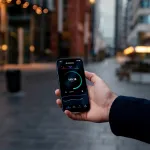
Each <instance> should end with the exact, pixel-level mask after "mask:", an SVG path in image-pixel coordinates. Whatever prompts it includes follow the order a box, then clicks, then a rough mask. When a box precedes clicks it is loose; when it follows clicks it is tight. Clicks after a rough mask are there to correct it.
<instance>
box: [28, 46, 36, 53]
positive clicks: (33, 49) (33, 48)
mask: <svg viewBox="0 0 150 150" xmlns="http://www.w3.org/2000/svg"><path fill="white" fill-rule="evenodd" d="M29 49H30V52H32V53H33V52H34V51H35V47H34V46H33V45H31V46H30V48H29Z"/></svg>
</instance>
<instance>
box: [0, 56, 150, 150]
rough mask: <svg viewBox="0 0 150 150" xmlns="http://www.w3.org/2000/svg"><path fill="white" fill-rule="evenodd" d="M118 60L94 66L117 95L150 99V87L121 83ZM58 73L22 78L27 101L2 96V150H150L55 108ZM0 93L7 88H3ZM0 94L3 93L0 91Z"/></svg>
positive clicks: (89, 68)
mask: <svg viewBox="0 0 150 150" xmlns="http://www.w3.org/2000/svg"><path fill="white" fill-rule="evenodd" d="M116 67H117V64H116V62H115V60H112V59H110V60H107V61H104V62H103V63H95V64H91V65H89V66H88V68H87V70H89V71H93V72H96V73H97V74H98V75H99V76H101V78H103V79H104V80H105V81H106V82H107V83H108V84H109V86H110V87H111V88H112V89H113V90H114V91H115V92H116V93H117V94H123V95H130V96H137V97H145V98H149V99H150V92H149V89H150V86H148V85H138V84H136V86H135V85H134V84H130V83H128V82H126V81H123V82H119V81H118V80H117V78H116V77H115V68H116ZM57 83H58V81H57V76H56V72H55V71H53V70H51V71H49V72H46V73H42V74H40V75H34V76H28V77H25V78H23V91H24V92H25V96H24V97H10V96H9V95H5V94H3V93H1V95H0V150H70V149H71V150H149V149H150V145H148V144H145V143H142V142H139V141H136V140H131V139H127V138H123V137H116V136H114V135H113V134H112V133H111V131H110V127H109V124H108V123H106V124H94V123H87V122H76V121H72V120H70V119H68V118H67V117H66V116H65V115H64V114H63V112H62V111H61V110H60V109H59V108H58V107H57V106H56V104H55V99H56V97H55V94H54V90H55V89H56V88H57V87H58V84H57ZM0 87H1V89H4V86H3V85H1V84H0ZM0 92H1V91H0Z"/></svg>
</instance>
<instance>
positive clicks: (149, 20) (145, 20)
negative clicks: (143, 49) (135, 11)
mask: <svg viewBox="0 0 150 150" xmlns="http://www.w3.org/2000/svg"><path fill="white" fill-rule="evenodd" d="M139 22H140V23H145V24H150V15H147V16H140V17H139Z"/></svg>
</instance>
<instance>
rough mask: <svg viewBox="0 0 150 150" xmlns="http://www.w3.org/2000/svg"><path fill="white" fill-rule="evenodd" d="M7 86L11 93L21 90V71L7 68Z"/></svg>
mask: <svg viewBox="0 0 150 150" xmlns="http://www.w3.org/2000/svg"><path fill="white" fill-rule="evenodd" d="M6 88H7V91H8V92H10V93H17V92H20V91H21V71H20V70H17V69H16V70H7V71H6Z"/></svg>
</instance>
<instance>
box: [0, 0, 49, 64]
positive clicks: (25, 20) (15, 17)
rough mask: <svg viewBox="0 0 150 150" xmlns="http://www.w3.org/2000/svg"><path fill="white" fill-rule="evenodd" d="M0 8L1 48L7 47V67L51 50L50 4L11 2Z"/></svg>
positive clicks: (32, 0)
mask: <svg viewBox="0 0 150 150" xmlns="http://www.w3.org/2000/svg"><path fill="white" fill-rule="evenodd" d="M0 6H3V8H2V7H0V8H2V9H0V10H1V11H0V20H1V21H0V25H1V31H0V35H1V36H0V41H1V43H0V46H3V45H4V46H5V47H7V50H6V51H7V53H6V54H5V55H6V59H7V63H13V64H17V63H20V64H22V63H29V62H31V61H33V55H34V56H37V58H38V56H40V55H43V54H44V53H45V50H46V49H48V48H50V11H49V9H48V8H49V0H43V1H42V0H10V1H2V2H1V5H0ZM4 26H5V29H4V28H3V27H4ZM4 46H3V47H4ZM33 53H34V54H33ZM34 58H35V57H34ZM31 59H32V60H31Z"/></svg>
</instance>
